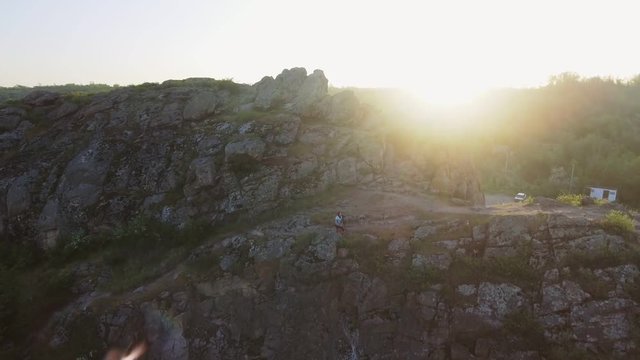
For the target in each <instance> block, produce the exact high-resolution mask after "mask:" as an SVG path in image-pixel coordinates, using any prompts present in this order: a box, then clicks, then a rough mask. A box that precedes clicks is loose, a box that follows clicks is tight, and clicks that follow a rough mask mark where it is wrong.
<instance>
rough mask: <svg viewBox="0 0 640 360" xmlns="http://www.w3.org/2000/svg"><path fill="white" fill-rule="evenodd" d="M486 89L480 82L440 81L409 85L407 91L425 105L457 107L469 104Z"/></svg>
mask: <svg viewBox="0 0 640 360" xmlns="http://www.w3.org/2000/svg"><path fill="white" fill-rule="evenodd" d="M487 90H488V89H487V88H486V87H484V86H482V85H480V84H469V83H467V84H457V83H451V82H450V83H446V82H441V83H439V84H436V83H431V84H425V85H410V86H408V87H407V91H408V92H409V93H411V94H412V95H413V96H415V97H416V98H418V99H420V100H421V101H423V102H424V103H425V104H426V105H429V106H435V107H447V108H452V107H459V106H465V105H469V104H471V103H472V102H473V101H474V100H476V99H477V98H478V96H480V95H481V94H482V93H484V92H485V91H487Z"/></svg>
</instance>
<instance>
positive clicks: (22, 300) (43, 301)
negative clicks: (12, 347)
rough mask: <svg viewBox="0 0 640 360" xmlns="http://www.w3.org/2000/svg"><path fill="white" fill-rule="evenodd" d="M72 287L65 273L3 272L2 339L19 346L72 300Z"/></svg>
mask: <svg viewBox="0 0 640 360" xmlns="http://www.w3.org/2000/svg"><path fill="white" fill-rule="evenodd" d="M71 284H72V278H71V275H70V273H69V272H68V271H67V270H65V269H62V270H57V269H44V270H43V269H41V268H38V269H34V270H32V271H28V272H17V271H15V270H14V271H12V270H7V269H0V339H10V340H13V341H15V342H16V343H20V342H22V341H24V339H27V337H28V336H29V335H30V334H31V333H32V332H33V330H34V329H37V328H39V327H41V326H42V325H43V324H44V322H45V321H46V320H47V319H48V318H49V316H50V315H51V313H52V312H53V311H55V310H57V309H59V308H60V307H61V306H63V305H64V304H66V303H67V302H68V301H69V300H70V299H71V297H72V294H71V291H70V287H71Z"/></svg>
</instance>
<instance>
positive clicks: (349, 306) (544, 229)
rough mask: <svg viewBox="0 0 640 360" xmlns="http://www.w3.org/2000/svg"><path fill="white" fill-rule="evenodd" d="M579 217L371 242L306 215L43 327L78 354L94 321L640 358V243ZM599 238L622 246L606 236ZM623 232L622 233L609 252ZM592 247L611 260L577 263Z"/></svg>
mask: <svg viewBox="0 0 640 360" xmlns="http://www.w3.org/2000/svg"><path fill="white" fill-rule="evenodd" d="M487 220H488V221H487ZM580 223H581V220H575V219H572V218H568V217H565V216H563V215H545V216H544V217H542V216H536V215H532V216H511V217H503V216H495V217H492V218H490V219H484V220H480V221H478V220H477V219H476V220H474V219H473V218H470V219H465V218H464V217H460V218H459V219H457V220H454V221H451V220H444V221H443V220H426V221H419V222H417V223H414V224H415V227H414V233H413V235H412V236H411V239H399V238H390V237H388V236H385V235H380V238H377V239H374V238H373V237H370V238H369V240H368V241H364V242H362V243H360V244H359V243H356V242H354V243H349V241H353V238H351V239H341V238H340V237H338V236H337V235H336V234H335V233H334V232H333V231H332V230H331V229H327V228H326V227H324V226H319V225H315V224H314V223H313V221H312V220H311V219H310V218H309V217H307V215H295V216H292V217H289V218H287V219H284V220H277V221H272V222H270V223H267V224H263V225H261V226H260V227H258V228H254V229H245V230H244V231H243V232H241V233H238V234H235V235H230V236H228V237H225V238H220V239H218V240H216V241H213V242H209V243H206V244H204V245H202V246H200V247H199V248H197V249H196V250H194V251H193V252H192V254H191V256H190V261H193V262H197V263H199V264H208V266H207V267H206V268H205V269H203V270H200V271H199V272H197V273H194V272H189V271H186V272H183V271H178V272H174V273H171V274H170V276H171V279H172V280H171V282H169V283H166V284H165V285H159V284H162V281H158V282H157V283H156V284H154V285H152V286H149V287H148V289H145V288H141V289H139V290H136V292H138V291H139V294H138V295H135V296H132V297H130V298H132V299H138V300H132V301H130V302H128V303H126V304H122V305H116V304H117V301H118V297H116V296H112V295H109V294H104V295H102V297H100V298H98V297H96V295H88V296H89V298H84V299H80V300H78V302H77V303H76V304H75V305H72V306H70V307H68V308H67V309H65V310H64V311H62V312H60V313H59V314H58V316H56V317H54V318H53V320H52V321H51V322H50V323H49V326H48V327H47V329H46V330H45V331H43V333H42V334H41V336H42V337H43V338H44V339H48V341H49V344H50V346H51V347H53V348H54V349H55V348H56V347H61V348H64V346H67V345H65V344H66V343H67V342H68V341H69V340H68V339H70V338H73V337H77V336H81V334H78V333H72V332H70V331H69V330H68V329H77V328H78V327H75V326H74V325H73V324H74V322H78V321H85V324H86V323H88V324H93V325H90V326H94V327H95V328H93V327H89V328H86V327H85V328H83V329H84V330H83V331H85V332H87V333H88V334H97V335H92V336H94V337H97V339H95V342H96V343H98V344H102V345H101V346H103V347H104V346H106V345H110V346H116V345H118V346H127V344H130V343H131V342H133V341H134V340H137V339H140V336H141V334H144V336H145V337H146V339H147V341H148V342H149V345H150V358H153V359H164V358H172V359H208V358H245V357H248V358H251V357H255V358H258V357H259V358H266V359H276V358H278V359H283V358H284V359H294V358H300V357H305V358H313V359H325V358H403V359H425V358H426V359H542V358H553V357H554V356H558V355H559V354H566V353H571V354H576V356H592V355H593V356H595V357H602V358H620V359H622V358H633V357H634V356H636V355H637V354H638V349H637V342H636V341H637V338H636V336H637V335H635V334H636V332H637V331H638V324H637V321H636V320H635V319H636V316H638V315H640V304H638V301H640V299H639V298H638V294H637V283H638V281H640V271H639V270H638V267H637V266H636V264H633V263H627V262H629V261H631V262H633V261H634V260H630V259H632V258H628V257H625V256H626V255H624V254H628V253H635V250H633V246H634V245H633V244H632V243H628V242H626V241H624V240H622V239H618V238H617V237H615V235H607V234H606V233H604V232H603V230H602V229H601V228H600V227H599V226H598V225H597V224H591V223H590V224H587V225H588V226H587V228H586V230H585V231H586V232H588V233H589V234H591V235H589V236H586V237H580V238H575V237H574V235H573V234H570V233H565V234H564V235H562V236H558V235H557V233H556V235H552V233H551V232H550V230H551V229H554V228H556V226H557V225H558V224H563V226H564V227H567V228H568V227H571V226H572V225H577V224H580ZM365 224H369V226H372V227H373V226H374V224H375V220H365ZM454 234H455V235H454ZM582 235H584V234H582ZM597 235H603V236H605V238H609V240H608V242H601V243H598V244H596V243H594V242H593V241H592V240H591V237H590V236H597ZM443 237H444V238H447V239H448V240H441V238H443ZM613 239H618V240H620V241H622V242H621V243H619V244H618V245H619V246H617V247H615V248H611V250H607V246H608V245H607V244H611V242H612V240H613ZM616 241H617V240H616ZM345 245H347V246H348V248H345V247H344V246H345ZM381 245H384V246H381ZM496 247H499V248H501V250H500V251H495V250H492V249H494V248H496ZM508 248H512V250H508ZM488 253H491V254H492V255H491V257H487V254H488ZM557 254H563V255H562V259H560V258H558V257H557ZM582 256H594V257H598V256H609V257H611V258H609V259H608V265H602V266H599V265H597V264H594V263H590V264H589V266H590V267H576V266H574V265H573V264H575V262H571V261H568V259H571V258H576V257H582ZM417 259H419V260H417ZM613 262H618V263H620V264H619V265H615V264H613ZM585 265H586V263H585ZM196 274H197V275H196ZM94 287H95V285H94ZM601 287H605V288H608V289H610V290H608V291H604V292H603V291H602V289H601ZM165 288H166V290H164V289H165ZM84 291H88V292H90V291H91V288H88V289H85V290H84ZM91 296H93V297H95V298H91ZM109 302H111V303H112V304H113V305H112V306H111V307H108V308H107V309H106V310H105V307H104V304H105V303H109ZM86 318H91V319H94V320H93V321H91V322H86V320H83V319H86ZM85 326H86V325H85ZM63 335H64V336H63ZM82 335H84V334H82ZM54 340H55V341H54ZM310 351H311V352H310Z"/></svg>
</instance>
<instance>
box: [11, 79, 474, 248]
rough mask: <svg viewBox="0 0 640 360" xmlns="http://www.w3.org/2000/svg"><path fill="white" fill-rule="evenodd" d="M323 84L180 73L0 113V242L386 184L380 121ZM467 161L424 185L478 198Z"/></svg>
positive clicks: (217, 213) (239, 210)
mask: <svg viewBox="0 0 640 360" xmlns="http://www.w3.org/2000/svg"><path fill="white" fill-rule="evenodd" d="M327 84H328V82H327V79H326V77H325V76H324V74H323V72H322V71H320V70H315V71H314V72H313V73H312V74H310V75H307V72H306V70H305V69H303V68H294V69H290V70H284V71H283V72H282V73H281V74H280V75H278V76H277V77H276V78H275V79H273V78H272V77H265V78H263V79H262V80H261V81H260V82H258V83H257V84H255V85H253V86H249V85H241V84H234V83H232V82H230V81H215V80H211V79H188V80H184V81H166V82H165V83H163V84H161V85H153V84H152V85H148V84H145V85H140V86H137V87H127V88H121V89H117V90H114V91H112V92H109V93H104V94H99V95H95V96H71V95H67V96H61V95H59V94H54V93H48V92H42V91H38V92H34V93H31V94H29V95H28V96H27V97H25V98H24V99H23V100H22V101H18V102H12V103H10V104H5V105H2V106H1V107H0V149H2V159H1V163H2V167H0V235H2V236H3V237H5V238H9V239H11V240H29V241H37V242H38V244H39V245H40V246H41V247H43V248H52V247H54V246H55V245H56V242H57V239H59V238H60V237H61V236H68V235H70V234H73V233H74V232H77V231H79V230H82V231H84V232H87V233H91V232H94V231H95V230H96V229H99V228H101V227H104V226H107V227H112V226H114V225H115V224H121V223H124V222H126V220H127V219H130V218H131V217H132V216H133V215H134V214H137V213H141V212H142V213H145V214H149V215H151V216H154V217H157V218H161V219H162V220H163V221H165V222H169V223H172V224H175V225H177V226H184V225H185V224H186V223H187V222H189V221H192V220H195V219H204V220H206V221H207V222H209V223H213V224H216V223H221V222H225V221H227V220H229V219H232V218H234V217H237V216H242V215H245V216H246V215H249V216H251V215H254V214H256V213H260V212H263V211H265V210H268V209H272V208H275V207H277V206H279V205H281V204H282V203H283V202H285V201H287V200H289V199H292V198H297V197H302V196H307V195H311V194H314V193H317V192H319V191H323V190H325V189H327V188H328V187H329V186H331V185H333V184H350V185H355V184H365V183H372V182H381V181H386V180H385V179H388V178H389V177H393V176H394V175H395V174H394V173H395V170H390V168H385V166H384V162H385V159H386V160H387V161H388V162H389V161H391V162H398V161H399V159H394V158H393V156H392V155H389V154H390V153H391V152H390V151H387V150H388V149H386V150H385V147H384V146H383V144H382V140H381V139H382V138H383V136H381V134H380V130H379V129H377V128H376V124H375V123H372V122H368V121H367V118H366V116H365V115H366V114H365V112H364V110H363V108H362V107H361V106H360V104H359V101H358V99H357V98H356V97H355V95H354V94H353V93H352V92H350V91H345V92H341V93H338V94H335V95H332V96H329V95H328V94H327ZM389 159H391V160H389ZM434 166H440V165H435V164H434ZM443 166H445V165H443ZM467 166H468V165H467V164H465V163H459V164H456V163H455V161H451V163H447V164H446V166H445V167H446V169H443V170H442V171H440V172H438V173H439V174H446V176H444V175H443V176H439V177H438V179H439V180H437V181H434V182H433V186H431V188H430V189H431V190H433V191H438V192H442V193H445V194H450V195H453V196H455V197H461V198H463V199H464V200H468V201H470V202H471V203H474V204H484V198H483V197H482V193H481V190H480V187H479V185H478V183H477V177H475V178H474V175H473V174H471V175H469V172H468V171H465V170H464V169H465V168H466V167H467ZM418 176H419V175H418ZM442 179H446V180H442Z"/></svg>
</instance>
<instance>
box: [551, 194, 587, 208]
mask: <svg viewBox="0 0 640 360" xmlns="http://www.w3.org/2000/svg"><path fill="white" fill-rule="evenodd" d="M556 200H558V201H560V202H562V203H565V204H567V205H571V206H581V205H582V195H580V194H560V195H558V197H556Z"/></svg>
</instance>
